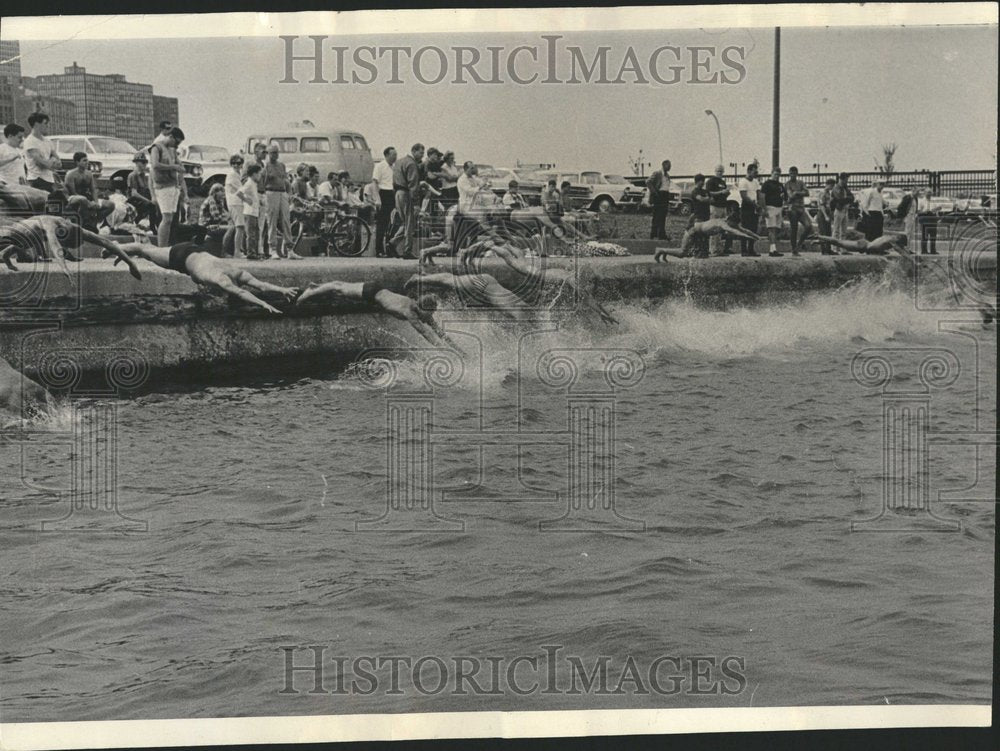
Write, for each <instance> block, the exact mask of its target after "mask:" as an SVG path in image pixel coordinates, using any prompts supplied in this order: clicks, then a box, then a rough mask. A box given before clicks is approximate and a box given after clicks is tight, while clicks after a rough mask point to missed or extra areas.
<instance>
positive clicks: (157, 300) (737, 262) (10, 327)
mask: <svg viewBox="0 0 1000 751" xmlns="http://www.w3.org/2000/svg"><path fill="white" fill-rule="evenodd" d="M233 263H237V264H238V265H239V266H241V267H243V268H246V269H247V270H248V271H250V272H251V273H253V274H254V275H255V276H257V277H258V278H260V279H262V280H265V281H270V282H274V283H276V284H281V285H285V286H297V287H304V286H306V285H307V284H308V283H309V282H324V281H331V280H335V279H336V280H341V281H374V282H377V283H379V284H381V285H382V286H384V287H386V288H388V289H392V290H394V291H397V292H402V291H403V285H404V283H405V282H406V281H407V279H409V278H410V277H411V276H412V275H413V274H414V273H416V272H417V264H416V262H414V261H403V260H395V259H392V260H387V259H376V258H358V259H343V258H315V259H307V260H303V261H256V262H250V261H242V262H235V261H234V262H233ZM548 263H549V266H550V267H553V268H562V269H570V270H573V269H575V271H576V274H577V278H578V281H579V284H580V286H581V287H582V288H583V289H586V290H588V291H590V292H591V293H593V294H594V295H595V296H596V297H597V298H598V299H601V300H603V301H605V302H607V303H608V304H609V305H610V306H611V307H614V305H615V303H616V302H630V303H634V304H640V305H641V304H647V303H654V302H657V301H661V300H663V299H667V298H670V297H684V298H686V299H689V300H692V301H693V302H695V303H696V304H699V305H704V306H709V307H719V308H721V307H727V306H729V305H732V304H753V303H759V302H766V301H774V300H777V299H788V298H789V297H795V296H798V295H801V294H803V293H805V292H808V291H811V290H820V289H830V288H836V287H839V286H841V285H843V284H845V283H847V282H850V281H851V280H855V279H859V278H863V277H871V276H875V277H878V276H881V275H883V274H884V273H885V271H886V270H887V269H889V268H892V267H894V266H895V265H896V264H897V263H898V261H897V259H893V258H888V257H878V256H835V257H831V256H822V255H819V254H810V255H805V256H803V257H802V258H798V259H796V258H787V257H786V258H777V259H772V258H740V257H725V258H710V259H676V258H671V259H669V260H668V261H667V262H666V263H662V264H657V263H654V262H652V260H651V259H650V258H649V257H648V256H639V257H626V258H586V259H578V260H577V259H567V258H552V259H548ZM140 266H141V269H142V272H143V279H142V280H141V281H138V280H135V279H133V278H132V277H131V276H130V275H129V274H128V273H127V271H125V270H124V269H122V268H121V267H118V268H115V267H113V266H112V265H111V262H110V261H98V260H87V261H83V262H82V263H80V264H72V265H71V277H70V278H69V279H67V278H66V277H65V276H64V275H63V274H62V273H60V271H59V270H58V267H57V266H56V265H55V264H36V265H34V266H22V267H21V269H22V270H21V271H20V272H18V273H11V272H7V271H6V270H3V271H0V357H3V358H4V359H6V360H7V361H8V362H10V363H11V364H12V365H14V366H15V367H19V368H22V369H24V370H25V371H26V372H28V374H29V375H31V374H32V373H33V372H35V371H36V370H37V368H38V367H39V363H40V362H41V359H42V358H44V357H45V356H46V354H47V353H51V352H52V351H54V350H67V351H70V350H71V351H72V352H73V353H74V354H73V359H74V361H75V362H77V365H78V367H79V368H80V369H81V370H83V371H86V372H103V370H104V368H106V366H107V362H106V359H107V351H108V350H112V349H115V348H119V349H121V348H127V349H129V350H133V351H137V352H140V353H142V357H144V358H145V360H146V361H147V364H148V365H149V366H150V368H152V369H154V370H163V369H166V370H175V371H176V370H178V369H184V370H185V371H190V370H192V369H200V370H201V371H203V372H208V373H211V372H213V371H216V370H217V369H219V368H221V367H223V366H226V365H229V366H238V365H239V364H240V363H253V362H262V361H264V360H268V359H272V358H277V359H282V358H283V359H284V360H285V361H286V362H302V361H305V360H307V359H309V358H320V359H322V360H323V361H324V362H327V363H328V364H329V365H330V366H333V365H335V364H337V363H344V362H348V361H350V360H352V359H353V358H354V357H356V356H357V355H358V354H359V353H360V352H362V351H363V350H365V349H368V348H372V347H379V346H393V347H398V346H406V345H405V343H407V342H410V343H412V344H413V345H416V346H426V345H425V343H424V342H423V341H422V340H420V339H419V338H418V337H417V336H416V334H415V333H414V332H413V331H412V329H410V327H409V326H408V325H407V324H406V323H405V322H402V321H398V320H395V319H392V318H390V317H389V316H386V315H383V314H379V313H373V312H372V311H371V309H370V308H368V307H366V306H363V305H361V304H355V303H336V302H333V301H322V302H320V303H315V304H314V303H310V304H308V305H304V306H302V307H301V308H291V309H290V310H289V311H288V314H287V315H285V316H273V315H270V314H267V313H265V312H264V311H262V310H260V309H259V308H256V307H253V306H249V305H247V304H245V303H243V302H241V301H238V300H234V299H231V298H229V297H228V296H225V295H222V294H219V293H214V292H209V291H206V290H204V289H200V288H199V287H198V286H197V285H195V284H194V283H193V282H192V281H191V279H190V278H189V277H187V276H185V275H182V274H178V273H175V272H172V271H166V270H163V269H159V268H157V267H155V266H153V265H152V264H149V263H146V262H140ZM437 268H438V269H440V270H448V269H450V263H449V264H441V265H439V266H438V267H437ZM481 269H482V271H483V272H485V273H490V274H493V275H494V276H495V277H496V278H497V279H498V281H500V283H501V284H504V285H505V286H507V287H508V288H516V287H517V286H518V284H519V283H520V282H521V281H522V277H520V275H518V274H516V273H515V272H514V271H513V270H511V269H510V268H508V267H507V266H506V265H505V264H503V263H502V262H500V261H496V260H492V259H486V260H484V261H483V263H482V266H481ZM993 273H994V274H995V262H994V264H993ZM273 302H276V301H273ZM276 304H277V303H276ZM279 307H280V305H279ZM567 312H568V313H570V314H571V313H572V311H567ZM464 315H467V311H466V310H465V309H464V308H460V307H455V308H453V309H452V310H451V311H449V310H448V309H447V306H443V308H442V318H443V319H444V320H447V319H448V318H452V319H456V318H461V317H462V316H464Z"/></svg>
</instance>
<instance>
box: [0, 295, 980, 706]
mask: <svg viewBox="0 0 1000 751" xmlns="http://www.w3.org/2000/svg"><path fill="white" fill-rule="evenodd" d="M617 312H618V313H619V314H620V317H621V319H622V323H621V325H620V326H619V327H617V328H615V329H609V330H606V329H599V328H598V329H594V332H595V333H591V332H590V331H589V330H586V329H584V328H582V327H579V328H578V327H575V326H574V325H570V326H569V327H568V328H565V329H564V330H561V331H558V332H552V333H547V334H544V335H538V336H530V337H527V338H526V339H521V338H519V332H518V331H515V330H513V329H511V328H507V327H499V326H488V327H485V328H482V329H480V330H479V336H480V337H481V339H482V340H483V342H484V351H485V357H484V360H483V362H482V364H478V363H475V362H474V361H470V362H469V363H468V364H467V367H466V370H465V371H464V373H463V376H462V378H461V379H460V383H459V384H458V385H457V386H454V387H451V388H444V389H439V390H438V392H437V393H436V395H435V401H434V418H433V420H434V428H435V429H439V428H440V429H441V430H469V431H476V430H480V429H484V430H495V431H498V432H504V431H507V432H509V431H512V430H517V429H518V426H520V430H522V431H542V430H552V431H555V430H559V429H562V428H564V427H565V426H566V420H567V399H568V397H567V394H566V393H565V389H559V388H554V387H551V386H548V385H545V384H543V383H542V382H540V381H539V380H538V377H537V376H538V373H537V367H536V361H537V358H538V357H539V356H540V355H541V354H542V353H544V352H546V351H547V350H549V349H551V348H553V347H558V348H573V349H578V350H623V349H624V350H634V351H637V352H639V353H641V356H642V359H643V362H644V364H645V372H644V376H643V378H642V379H641V381H639V382H638V383H637V384H636V385H634V386H632V387H630V388H624V389H621V390H619V391H618V392H617V394H616V396H615V410H616V414H617V418H616V419H617V422H616V435H615V438H616V443H615V444H614V448H613V452H612V453H613V457H614V460H615V467H614V469H615V477H616V480H615V483H614V491H615V503H616V510H617V511H618V513H619V514H620V515H621V516H623V517H627V518H629V519H633V520H636V521H638V522H641V523H642V524H644V526H645V529H644V530H637V529H631V530H629V529H620V530H617V531H613V532H606V531H605V532H600V531H582V532H564V531H556V530H552V529H549V528H545V527H543V528H540V526H539V523H540V522H543V521H545V520H552V519H557V518H559V517H560V516H562V515H564V514H565V513H566V509H567V500H566V496H565V492H564V489H565V486H566V474H567V471H568V468H567V453H566V448H565V445H564V444H560V443H559V441H558V440H555V439H554V441H553V443H551V444H548V445H529V446H523V447H521V448H520V449H518V448H517V447H515V446H510V445H506V446H488V447H486V448H485V449H483V450H482V452H480V448H479V447H478V446H476V445H473V444H472V443H469V444H468V445H462V444H460V443H459V444H446V445H445V444H442V445H436V446H435V448H434V452H433V466H432V468H431V469H430V471H431V473H432V474H433V478H434V487H435V491H436V492H435V496H436V497H435V499H434V504H435V511H436V512H437V513H438V514H439V515H440V516H442V517H445V518H446V519H448V520H451V521H455V522H460V523H462V524H463V525H464V529H462V530H453V531H439V532H414V531H397V532H364V531H360V532H359V531H357V530H356V526H355V525H356V523H358V522H364V521H366V520H372V519H376V518H378V517H379V516H380V515H381V514H383V513H384V512H385V509H386V479H385V476H386V461H387V460H386V450H387V449H386V446H387V444H386V398H387V397H386V394H385V393H384V392H382V391H379V390H377V389H371V388H369V387H368V386H367V385H366V384H364V383H362V381H361V379H360V378H359V377H358V375H357V372H356V371H350V370H349V371H346V372H345V371H343V370H339V371H338V370H331V372H330V373H328V374H326V375H325V376H324V377H310V378H304V379H300V380H286V381H281V380H274V379H273V378H265V377H263V376H261V378H260V379H255V378H254V375H253V374H252V373H249V374H248V377H247V381H246V382H245V383H242V384H241V385H238V386H232V385H229V386H219V385H207V386H203V387H201V386H192V385H188V386H186V387H184V388H183V389H175V390H173V391H170V392H167V393H162V392H161V393H147V394H145V395H141V396H138V397H136V398H134V399H131V400H127V401H122V402H118V403H117V425H118V428H117V430H118V442H119V462H120V465H119V469H118V488H119V490H118V503H119V510H120V511H121V513H122V514H124V515H126V516H128V517H132V518H134V519H137V520H141V521H142V522H145V523H147V524H148V531H147V532H145V533H132V534H122V533H108V532H104V531H101V530H100V529H99V528H98V529H94V530H89V531H74V532H61V531H58V530H57V531H46V532H41V531H39V522H40V521H41V520H44V519H55V518H59V517H61V516H63V515H65V514H66V509H67V508H68V502H67V500H65V498H58V497H54V496H52V495H50V494H46V493H44V492H42V491H40V490H37V489H35V488H34V487H29V486H27V485H26V484H25V482H23V481H22V478H26V479H27V480H29V481H30V483H31V484H34V485H42V486H61V487H68V485H69V481H70V474H69V472H70V470H69V466H70V462H69V461H68V459H67V456H68V453H67V452H68V451H69V450H70V449H69V446H68V444H66V443H65V442H63V443H56V442H57V441H58V440H60V439H63V438H64V436H65V435H66V432H67V431H69V430H71V428H72V419H73V418H72V417H71V416H70V414H69V412H68V410H64V411H63V413H62V414H61V415H60V416H59V418H58V419H55V420H53V421H52V422H51V423H50V424H48V425H47V426H36V428H37V429H36V430H35V431H33V432H32V433H31V434H30V435H21V434H18V433H13V432H10V431H8V432H7V433H5V434H4V438H3V439H2V440H0V476H2V477H4V478H7V479H5V481H4V482H3V485H2V487H0V496H2V503H0V506H2V511H0V513H2V517H0V550H2V551H3V552H2V569H0V577H2V579H0V597H2V602H3V605H2V615H0V632H2V633H3V639H2V652H0V711H2V715H3V719H4V720H5V721H9V722H16V721H41V720H49V721H55V720H90V719H111V718H116V719H139V718H169V717H221V716H241V715H295V714H327V713H355V712H404V711H428V710H431V711H433V710H440V711H446V710H448V711H450V710H481V709H533V710H540V709H586V708H598V707H605V708H618V707H679V706H686V707H707V706H750V705H751V704H752V705H753V706H777V705H796V704H810V705H813V704H887V703H889V704H900V703H988V702H989V700H990V696H991V691H992V684H991V675H992V664H991V659H992V657H991V656H992V635H993V624H992V613H993V555H994V549H993V546H994V525H995V512H994V507H993V505H992V504H991V502H990V497H991V496H992V489H993V487H994V483H995V466H994V464H993V450H992V447H987V448H986V449H984V450H982V451H981V452H980V453H979V455H978V459H977V453H976V449H975V448H974V447H973V446H970V445H960V446H940V445H935V446H933V447H932V449H931V452H930V465H929V473H928V476H929V484H930V498H931V507H932V509H933V511H934V512H935V513H936V514H937V515H938V516H939V517H941V518H942V519H945V520H948V521H955V522H960V524H961V529H960V530H959V531H954V532H930V531H902V532H883V533H877V532H864V531H852V529H851V523H852V522H857V521H862V520H865V519H870V518H872V517H875V516H877V515H878V513H879V510H880V508H881V502H882V501H881V487H882V485H881V481H882V478H883V451H882V446H883V444H882V409H883V397H882V394H881V390H880V389H879V388H873V387H868V386H865V385H862V384H859V383H858V382H857V381H856V380H855V379H854V377H852V372H851V362H852V358H854V356H855V355H856V354H857V353H858V352H860V351H861V350H864V349H866V348H870V347H883V348H889V349H892V350H894V351H896V353H895V354H894V355H892V357H891V358H890V359H892V360H893V362H894V363H895V364H896V366H897V377H896V380H895V381H894V385H896V386H899V387H901V388H904V389H905V387H907V386H913V385H914V384H917V383H918V381H917V378H916V376H915V375H914V374H915V373H916V365H917V364H919V362H920V359H921V358H923V357H924V356H925V354H926V353H927V352H928V350H929V349H930V348H944V349H946V350H949V351H950V352H951V353H952V354H953V355H954V357H955V358H956V359H957V362H958V363H960V366H961V371H960V373H959V375H958V376H957V378H956V380H955V382H954V383H953V384H952V385H950V386H948V387H944V388H939V389H935V388H932V389H931V391H930V402H929V405H930V406H929V410H930V423H929V428H930V431H931V432H932V433H940V432H944V431H973V430H976V429H979V430H983V431H989V430H993V429H994V425H995V423H994V422H993V420H994V418H993V414H994V411H995V408H996V404H995V374H996V343H995V342H996V340H995V330H991V331H986V330H982V329H980V328H979V327H978V326H977V325H974V324H973V325H969V326H966V327H964V328H962V330H961V332H960V333H948V332H943V331H941V330H940V327H939V321H940V320H945V319H952V320H954V319H961V318H965V319H966V320H971V318H970V316H969V315H968V314H967V313H965V314H959V313H956V314H954V315H951V316H948V315H943V316H942V315H941V314H932V313H922V312H919V311H917V310H915V309H914V306H913V303H912V301H911V300H910V299H909V298H908V297H907V296H906V295H905V294H903V293H901V292H895V291H891V290H887V289H885V288H883V287H882V286H880V285H876V284H866V285H859V286H856V287H853V288H848V289H844V290H841V291H839V292H830V293H823V294H814V295H811V296H809V297H808V298H806V299H805V300H804V301H801V302H798V303H795V304H789V305H772V306H762V307H756V308H751V309H736V310H731V311H727V312H709V311H705V310H700V309H697V308H695V307H693V306H690V305H688V304H686V303H669V304H666V305H664V306H662V307H660V308H657V309H655V310H653V311H647V310H640V309H638V308H618V311H617ZM519 353H520V355H519ZM601 356H602V354H601V353H600V352H597V353H596V354H594V353H593V352H591V353H589V354H588V353H587V352H586V351H585V352H583V353H582V354H580V355H579V357H580V363H581V364H580V365H579V368H580V382H581V383H584V384H598V385H600V383H602V382H603V381H602V378H601V372H602V371H601V370H600V364H599V363H600V357H601ZM519 359H520V362H521V365H518V364H517V363H518V361H519ZM398 367H399V372H398V379H399V380H398V382H397V383H398V385H397V389H398V388H402V390H404V391H405V390H407V388H408V387H410V386H412V389H411V390H419V387H421V386H422V385H423V372H424V371H423V361H421V359H420V358H419V357H417V358H415V359H411V360H407V361H404V362H401V363H399V366H398ZM595 388H596V386H595ZM519 451H520V456H519ZM22 457H25V462H24V467H25V468H24V469H23V470H22ZM569 469H570V470H571V469H572V467H569ZM977 480H978V482H977ZM967 486H974V487H972V488H971V489H970V490H968V491H967V492H964V493H961V492H960V493H957V494H955V493H953V495H952V498H951V499H950V500H949V498H945V499H939V498H938V492H939V491H949V490H954V489H956V488H963V487H967ZM445 491H447V492H445ZM442 494H443V495H442ZM955 496H957V497H959V498H964V500H960V501H957V502H956V501H954V497H955ZM442 498H443V500H442ZM99 526H100V525H98V527H99ZM310 645H317V646H323V647H325V652H323V654H324V655H325V658H326V660H327V662H326V665H327V668H328V673H327V677H326V679H325V680H326V683H327V684H329V685H330V686H332V685H333V684H334V682H335V676H334V672H335V670H334V663H333V662H331V659H332V657H333V656H343V657H345V658H347V660H348V663H347V664H348V666H349V667H350V666H351V665H352V663H351V662H350V661H351V660H353V659H354V658H356V657H357V656H363V655H368V656H386V655H388V656H407V657H410V658H411V659H412V660H414V661H415V660H417V659H419V658H420V657H429V658H439V659H441V660H443V661H445V664H451V661H452V660H453V659H454V658H455V657H457V656H469V657H478V658H480V659H481V660H485V659H486V658H487V657H489V656H494V657H496V658H497V659H498V660H503V661H504V664H509V663H510V662H511V661H513V660H514V659H515V658H517V657H518V656H532V655H535V656H540V655H544V654H545V652H544V647H545V646H546V645H548V646H552V645H556V646H559V647H560V648H561V649H562V652H561V654H563V655H572V656H577V657H579V658H580V659H581V660H582V662H583V663H585V664H588V665H589V664H592V663H594V661H595V660H596V659H597V658H598V657H599V656H601V655H607V656H609V657H610V658H611V663H610V664H611V665H612V671H611V672H612V673H613V674H614V675H615V676H618V674H619V673H620V672H621V670H622V667H621V666H622V665H623V664H624V663H625V662H626V661H627V659H628V658H629V657H631V658H632V659H633V660H634V661H635V662H636V664H637V665H639V666H640V667H641V673H642V674H643V675H645V674H646V667H647V666H649V665H650V664H651V663H652V662H653V661H655V660H656V659H657V657H660V656H664V655H668V656H674V657H677V658H679V659H682V660H686V659H689V658H690V657H692V656H707V657H710V658H712V659H714V660H716V662H720V661H721V660H722V659H723V658H725V657H735V658H739V659H740V660H742V663H741V664H742V665H743V667H742V668H741V673H742V675H743V676H744V678H745V684H739V682H736V683H733V682H730V683H729V684H728V685H730V686H734V685H735V686H736V689H738V690H735V691H734V692H733V693H722V692H711V693H702V694H697V693H693V692H692V691H689V690H683V691H679V692H676V693H673V694H670V695H666V694H664V693H661V692H656V691H650V692H649V693H645V694H644V693H641V692H636V691H635V690H631V691H628V690H627V691H625V692H624V693H619V694H613V693H611V694H609V693H604V694H600V693H596V692H593V691H590V692H588V691H584V692H581V693H577V694H572V693H569V692H567V691H558V692H555V693H542V692H540V691H526V692H524V694H525V695H519V694H518V693H516V692H514V691H502V692H501V694H500V695H492V696H477V695H475V694H474V693H473V694H467V695H456V694H455V692H454V691H451V690H445V691H442V692H440V693H436V694H431V693H429V692H427V691H419V690H416V688H415V686H414V685H413V684H412V680H411V676H410V675H409V674H408V673H407V674H405V675H404V676H403V678H402V680H401V687H400V693H391V692H389V691H387V690H385V685H384V682H383V683H380V685H379V690H377V691H374V692H372V693H371V694H370V695H368V696H363V695H358V692H355V693H353V694H351V693H348V694H343V693H326V694H318V693H312V694H311V693H308V691H309V689H310V688H313V683H312V677H311V676H310V675H308V674H298V675H296V676H295V677H294V681H295V682H294V688H295V689H296V693H290V692H286V693H281V692H282V689H283V688H285V687H286V675H285V659H286V653H285V652H283V651H282V649H281V648H282V647H283V646H284V647H289V646H291V647H296V648H299V647H301V648H302V649H296V650H295V651H294V660H295V663H296V664H298V665H301V664H307V663H309V662H310V661H311V659H312V658H311V655H312V652H310V651H306V650H305V649H304V648H305V647H307V646H310ZM435 664H436V663H435ZM730 664H732V663H730ZM521 667H522V668H525V665H524V664H522V666H521ZM560 670H561V671H562V667H561V668H560ZM431 672H433V671H431ZM348 673H349V674H350V675H348V680H350V677H351V675H355V677H356V671H355V670H354V669H353V667H351V669H350V670H348ZM428 674H429V675H430V673H428ZM383 675H384V673H383ZM521 675H523V676H524V680H523V681H522V685H523V684H530V683H531V681H530V675H529V674H528V673H524V672H522V673H521ZM485 680H486V679H485V678H480V681H479V682H480V683H483V682H485ZM560 680H563V681H564V682H565V680H566V679H565V677H564V676H563V675H562V674H560ZM615 682H617V678H616V681H615ZM428 683H429V684H430V685H431V686H433V685H434V684H435V683H436V681H435V680H434V679H433V678H431V679H430V680H429V681H428ZM629 687H631V688H634V685H631V684H630V686H629ZM627 688H628V687H627Z"/></svg>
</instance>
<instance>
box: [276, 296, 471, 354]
mask: <svg viewBox="0 0 1000 751" xmlns="http://www.w3.org/2000/svg"><path fill="white" fill-rule="evenodd" d="M329 294H332V295H339V296H340V297H343V298H345V299H347V300H353V301H355V302H364V303H368V304H369V305H374V306H376V307H378V308H381V309H382V310H383V311H384V312H386V313H388V314H389V315H391V316H392V317H393V318H398V319H399V320H401V321H406V322H407V323H409V324H410V325H411V326H412V327H413V329H414V330H415V331H416V332H417V333H418V334H420V336H422V337H423V338H424V339H426V340H427V341H428V342H430V343H431V344H433V345H434V346H435V347H442V346H447V347H450V348H451V349H456V350H457V349H458V347H457V346H455V343H454V342H452V341H451V339H449V338H448V335H447V334H446V333H445V332H444V330H443V329H442V328H441V326H440V325H439V324H438V323H437V321H435V320H434V311H435V310H436V309H437V298H436V297H434V295H424V296H423V297H422V298H420V300H419V301H417V300H413V299H411V298H409V297H407V296H406V295H400V294H397V293H395V292H393V291H392V290H388V289H386V288H385V287H382V286H380V285H378V284H375V283H374V282H337V281H334V282H325V283H324V284H310V285H309V286H308V287H306V289H305V291H304V292H303V293H302V294H301V295H299V298H298V300H296V301H295V304H296V305H301V304H302V303H303V302H305V301H306V300H310V299H312V298H314V297H319V296H320V295H329Z"/></svg>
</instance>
